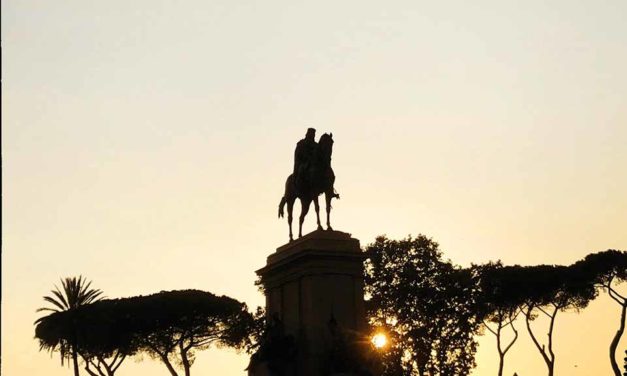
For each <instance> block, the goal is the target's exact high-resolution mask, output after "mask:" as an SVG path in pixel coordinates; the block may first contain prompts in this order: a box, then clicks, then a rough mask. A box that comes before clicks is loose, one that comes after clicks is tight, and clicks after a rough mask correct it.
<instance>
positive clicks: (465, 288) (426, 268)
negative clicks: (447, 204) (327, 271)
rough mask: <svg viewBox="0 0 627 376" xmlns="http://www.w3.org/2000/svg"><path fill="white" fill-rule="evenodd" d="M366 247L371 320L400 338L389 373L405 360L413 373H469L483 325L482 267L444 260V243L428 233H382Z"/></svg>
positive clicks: (405, 366) (388, 362) (403, 365)
mask: <svg viewBox="0 0 627 376" xmlns="http://www.w3.org/2000/svg"><path fill="white" fill-rule="evenodd" d="M366 252H367V257H368V259H367V260H366V267H365V285H366V293H367V294H368V295H370V299H369V301H368V302H367V309H368V313H369V316H370V321H371V323H372V324H374V325H377V326H383V327H386V328H388V330H389V332H391V333H393V336H394V337H395V341H394V343H393V344H392V345H391V347H392V349H391V351H389V352H388V354H389V356H388V357H387V358H386V359H384V363H386V365H385V367H386V369H387V371H386V372H387V373H386V374H389V375H392V374H398V373H397V372H398V369H397V368H398V365H399V364H400V368H402V374H407V375H413V374H418V375H426V374H429V375H467V374H469V373H470V370H471V369H472V368H473V367H474V366H475V361H474V354H475V352H476V348H477V343H476V341H475V339H474V337H473V335H474V334H475V333H476V332H477V330H478V329H479V325H480V323H479V321H478V320H477V315H476V311H477V304H478V303H477V294H478V290H477V281H476V271H475V270H474V269H461V268H459V267H456V266H454V265H453V264H452V263H450V262H449V261H444V260H442V254H441V252H440V250H439V249H438V244H437V243H436V242H434V241H433V240H431V239H429V238H427V237H425V236H424V235H418V236H417V237H416V238H412V237H411V236H410V237H407V238H406V239H403V240H400V241H397V240H390V239H388V238H386V237H385V236H381V237H378V238H377V239H376V240H375V242H374V243H372V244H370V245H368V247H367V248H366ZM399 356H400V357H401V359H400V360H399V359H398V357H399Z"/></svg>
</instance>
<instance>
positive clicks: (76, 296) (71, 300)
mask: <svg viewBox="0 0 627 376" xmlns="http://www.w3.org/2000/svg"><path fill="white" fill-rule="evenodd" d="M90 286H91V281H90V282H87V280H85V279H83V277H82V276H79V277H78V278H76V277H71V278H70V277H67V278H65V279H62V280H61V287H62V289H59V288H58V287H57V286H56V285H55V289H54V290H52V296H44V300H45V301H46V302H48V303H50V304H52V306H53V307H42V308H39V309H37V312H42V311H51V312H56V313H59V312H64V311H70V312H71V311H74V310H76V309H77V308H78V307H81V306H83V305H86V304H89V303H92V302H94V301H97V300H98V299H101V295H102V291H100V290H98V289H91V288H90ZM47 317H48V316H46V317H42V318H40V319H38V320H37V321H35V324H39V323H41V322H42V321H45V320H46V318H47ZM70 323H71V321H70ZM71 334H72V335H70V336H68V337H67V338H65V339H63V340H60V341H52V342H47V341H40V342H39V345H40V350H44V349H45V350H49V351H55V350H58V351H59V353H60V354H61V364H63V360H64V359H66V358H69V357H71V358H72V363H73V367H74V376H78V375H79V371H78V353H77V349H76V348H77V338H76V333H75V332H74V331H72V333H71Z"/></svg>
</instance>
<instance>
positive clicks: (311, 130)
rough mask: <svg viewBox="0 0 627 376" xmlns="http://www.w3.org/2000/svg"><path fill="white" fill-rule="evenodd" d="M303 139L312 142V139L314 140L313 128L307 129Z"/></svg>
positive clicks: (314, 131)
mask: <svg viewBox="0 0 627 376" xmlns="http://www.w3.org/2000/svg"><path fill="white" fill-rule="evenodd" d="M305 138H306V139H308V140H313V139H314V138H316V130H315V129H313V128H308V129H307V134H306V135H305Z"/></svg>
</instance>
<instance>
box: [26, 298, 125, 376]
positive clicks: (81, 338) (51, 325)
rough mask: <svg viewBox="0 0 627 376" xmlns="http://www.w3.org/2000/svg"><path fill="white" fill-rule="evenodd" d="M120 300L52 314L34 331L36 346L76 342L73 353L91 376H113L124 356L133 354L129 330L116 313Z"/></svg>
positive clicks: (121, 312)
mask: <svg viewBox="0 0 627 376" xmlns="http://www.w3.org/2000/svg"><path fill="white" fill-rule="evenodd" d="M122 302H123V300H100V301H98V302H95V303H91V304H88V305H84V306H81V307H78V308H76V309H74V310H72V311H67V312H59V313H53V314H52V315H49V316H47V317H45V318H43V319H42V320H41V321H40V322H39V324H38V325H37V327H36V329H35V336H36V338H38V339H39V341H40V343H51V344H54V343H57V342H62V341H65V340H66V339H67V338H75V339H76V351H77V353H78V355H80V357H81V358H82V359H83V361H84V363H85V371H87V373H89V374H90V375H91V376H113V375H114V374H115V372H116V371H117V369H118V368H119V367H120V365H121V364H122V362H123V361H124V359H125V358H126V357H127V356H128V355H132V354H134V353H135V352H136V351H137V347H136V346H135V344H134V342H133V334H134V332H133V330H131V328H130V327H129V326H128V323H126V322H125V321H126V320H125V318H124V311H123V310H121V309H120V305H122Z"/></svg>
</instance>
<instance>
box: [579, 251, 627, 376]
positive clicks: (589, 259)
mask: <svg viewBox="0 0 627 376" xmlns="http://www.w3.org/2000/svg"><path fill="white" fill-rule="evenodd" d="M572 269H573V270H574V272H575V273H576V274H577V275H578V276H580V278H581V279H582V280H585V281H588V283H591V284H593V285H594V286H596V287H597V288H599V289H601V290H605V291H607V294H608V296H609V297H610V298H612V300H613V301H615V302H616V303H618V305H619V306H620V310H621V315H620V322H619V327H618V330H617V331H616V334H615V335H614V338H613V339H612V341H611V342H610V351H609V356H610V363H611V365H612V371H613V373H614V375H615V376H621V371H620V368H619V366H618V362H617V361H616V349H617V347H618V344H619V343H620V339H621V337H622V335H623V333H624V331H625V316H626V314H627V297H625V296H623V295H621V294H620V293H618V291H617V290H616V287H615V284H617V283H620V282H624V281H626V280H627V252H625V251H618V250H613V249H610V250H607V251H605V252H598V253H593V254H590V255H588V256H586V257H585V258H584V259H583V260H581V261H578V262H576V263H575V264H574V265H573V266H572Z"/></svg>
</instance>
